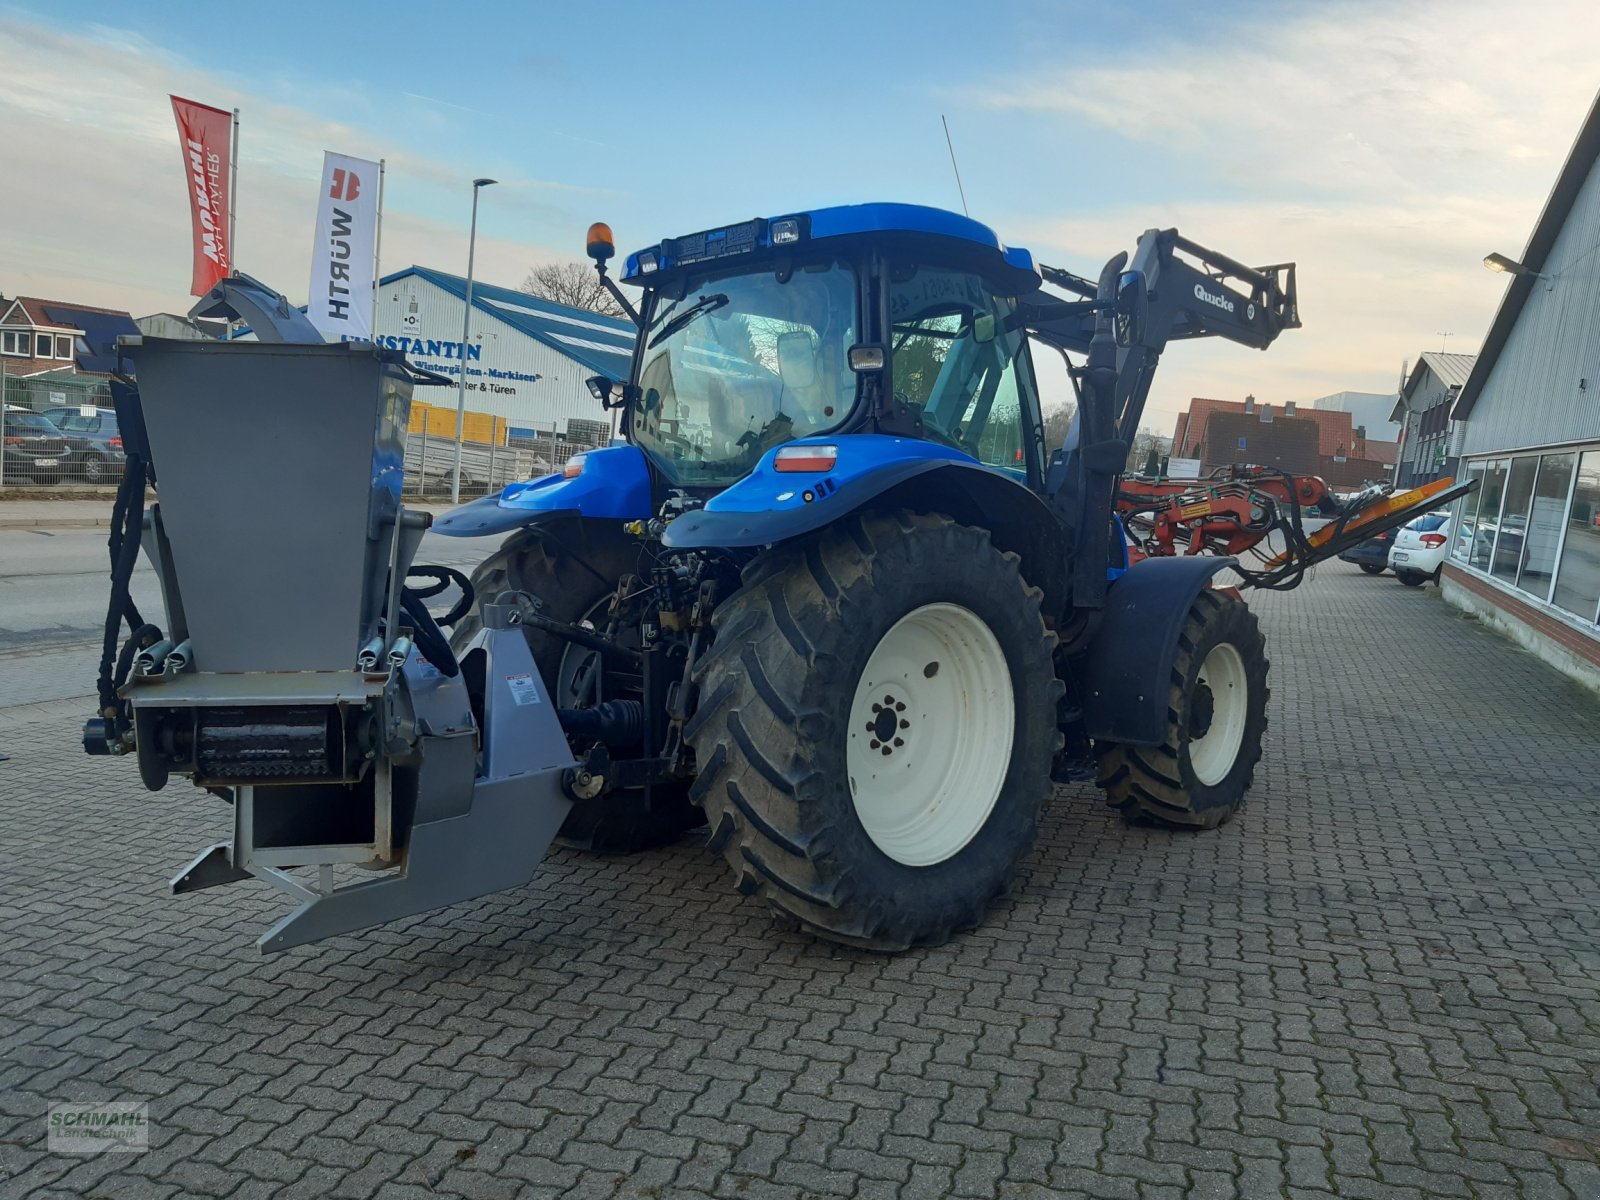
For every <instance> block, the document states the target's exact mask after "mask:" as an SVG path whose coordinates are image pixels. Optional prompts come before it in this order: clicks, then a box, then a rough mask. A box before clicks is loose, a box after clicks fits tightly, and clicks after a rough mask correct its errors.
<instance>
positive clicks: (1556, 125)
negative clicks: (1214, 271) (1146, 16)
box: [971, 0, 1600, 429]
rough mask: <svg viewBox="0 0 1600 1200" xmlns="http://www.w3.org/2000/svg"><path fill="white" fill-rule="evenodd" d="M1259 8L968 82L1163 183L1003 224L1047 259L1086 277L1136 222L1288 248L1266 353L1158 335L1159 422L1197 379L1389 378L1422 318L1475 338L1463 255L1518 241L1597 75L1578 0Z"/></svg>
mask: <svg viewBox="0 0 1600 1200" xmlns="http://www.w3.org/2000/svg"><path fill="white" fill-rule="evenodd" d="M1266 11H1267V12H1269V13H1270V19H1269V20H1261V19H1260V17H1259V14H1257V15H1253V16H1252V15H1248V14H1244V15H1241V17H1240V19H1239V20H1238V22H1237V23H1235V24H1228V25H1225V26H1219V25H1215V24H1214V25H1211V26H1209V27H1208V28H1207V29H1206V31H1205V34H1204V39H1205V40H1204V42H1203V43H1201V42H1195V41H1187V42H1185V41H1181V40H1179V38H1178V36H1177V35H1166V36H1163V35H1162V34H1159V33H1157V34H1155V35H1153V37H1152V38H1151V39H1149V40H1148V41H1145V42H1142V43H1141V44H1140V45H1138V46H1137V47H1134V48H1132V49H1130V50H1129V52H1128V53H1126V54H1123V55H1117V54H1115V53H1113V54H1112V55H1111V56H1110V57H1109V58H1107V57H1106V56H1104V55H1102V56H1101V57H1100V58H1099V59H1098V60H1097V61H1096V62H1095V64H1094V65H1092V66H1089V67H1087V68H1085V69H1081V70H1077V71H1074V72H1073V74H1072V75H1071V77H1070V79H1068V80H1066V81H1064V82H1056V81H1044V82H1029V83H1023V84H1017V83H1015V82H1012V81H1009V80H1007V81H1004V82H997V83H995V84H993V85H992V86H987V87H980V88H978V89H976V90H975V92H973V93H972V96H971V98H972V99H974V100H975V101H976V102H977V103H978V104H979V105H981V106H983V107H986V108H989V109H991V110H1001V111H1016V112H1022V113H1028V114H1032V115H1034V116H1035V117H1037V118H1039V119H1040V122H1041V123H1042V124H1043V125H1044V126H1045V127H1046V128H1047V129H1054V130H1056V131H1058V132H1059V135H1060V136H1061V137H1062V139H1063V141H1064V142H1065V141H1066V140H1068V139H1070V138H1071V137H1072V136H1073V134H1074V133H1076V132H1078V131H1081V128H1082V124H1083V123H1084V122H1088V123H1090V124H1092V125H1094V126H1098V127H1100V128H1101V129H1103V130H1105V131H1109V132H1110V133H1112V134H1114V135H1116V137H1117V138H1119V139H1121V140H1122V141H1123V142H1124V144H1125V145H1126V147H1127V163H1133V164H1135V165H1134V166H1133V167H1131V168H1130V170H1129V173H1130V174H1131V175H1133V176H1135V177H1139V176H1148V177H1157V178H1161V179H1164V180H1167V181H1172V180H1176V181H1177V182H1176V184H1175V185H1174V186H1171V187H1170V188H1168V189H1166V190H1165V192H1164V193H1160V194H1158V193H1156V192H1152V194H1151V195H1150V196H1149V198H1148V200H1140V201H1137V202H1133V201H1127V200H1125V199H1123V200H1120V201H1119V202H1117V203H1113V204H1104V205H1101V206H1099V207H1096V208H1093V209H1090V210H1088V211H1083V212H1080V213H1078V214H1076V215H1074V216H1070V217H1064V218H1060V219H1054V218H1039V217H1034V218H1033V219H1031V220H1029V219H1026V218H1024V220H1023V222H1022V225H1023V228H1022V229H1020V230H1019V229H1016V228H1015V227H1014V226H1011V225H1008V226H1007V233H1008V235H1010V236H1014V237H1015V238H1016V240H1017V241H1018V242H1020V243H1022V244H1024V245H1030V246H1031V247H1032V248H1034V249H1035V252H1036V253H1038V254H1039V255H1040V257H1041V258H1043V260H1044V261H1046V262H1059V264H1060V265H1062V266H1065V267H1068V268H1070V269H1075V270H1079V271H1081V272H1084V273H1088V274H1091V275H1092V274H1094V273H1095V272H1097V271H1098V268H1099V266H1100V264H1101V263H1102V262H1103V261H1104V260H1105V258H1106V257H1109V255H1110V254H1111V253H1112V252H1113V251H1115V250H1116V249H1118V248H1123V247H1131V243H1132V240H1133V238H1134V237H1135V236H1136V235H1137V233H1138V231H1139V230H1141V229H1145V228H1148V227H1150V226H1153V225H1161V226H1168V225H1176V226H1177V227H1178V228H1180V229H1181V230H1183V232H1184V233H1185V234H1187V235H1188V236H1190V237H1192V238H1194V239H1195V240H1197V241H1199V242H1201V243H1202V244H1204V245H1208V246H1213V247H1215V248H1216V249H1218V250H1220V251H1222V252H1223V253H1225V254H1228V255H1230V256H1232V257H1234V258H1239V259H1243V260H1244V261H1247V262H1249V261H1256V262H1281V261H1285V260H1291V259H1292V260H1295V261H1296V262H1298V264H1299V285H1300V295H1301V311H1302V316H1303V319H1304V321H1305V328H1303V329H1301V330H1297V331H1291V332H1287V333H1285V334H1284V335H1283V336H1282V337H1281V338H1280V339H1279V340H1278V342H1277V343H1276V344H1274V345H1273V347H1272V348H1271V349H1270V350H1269V351H1268V352H1267V353H1266V354H1265V355H1257V354H1254V353H1252V352H1250V351H1248V350H1244V349H1242V348H1239V347H1236V346H1233V345H1231V344H1227V343H1221V342H1213V341H1207V342H1202V343H1182V344H1177V345H1174V346H1173V347H1172V348H1171V349H1170V350H1169V351H1168V353H1167V354H1166V356H1165V358H1164V362H1163V366H1162V369H1161V371H1160V372H1159V373H1158V374H1157V376H1156V382H1155V387H1154V389H1153V391H1152V395H1151V403H1150V410H1151V414H1152V415H1151V418H1150V423H1151V424H1152V425H1155V426H1157V427H1161V428H1166V429H1170V427H1171V423H1172V414H1174V413H1176V412H1177V411H1179V410H1180V409H1181V408H1182V407H1183V406H1184V405H1185V404H1186V402H1187V400H1188V398H1189V397H1190V396H1194V395H1212V396H1223V397H1227V398H1238V397H1242V396H1243V395H1244V394H1245V393H1246V392H1247V391H1253V392H1255V393H1256V395H1257V396H1258V397H1260V398H1262V399H1265V400H1272V401H1282V400H1298V401H1302V402H1303V401H1306V400H1309V399H1312V398H1314V397H1316V396H1319V395H1324V394H1326V393H1329V392H1334V391H1339V390H1343V389H1346V388H1349V389H1354V390H1364V391H1384V390H1389V389H1392V388H1393V387H1394V385H1395V380H1396V377H1397V376H1398V374H1399V370H1400V365H1401V362H1402V360H1403V359H1405V358H1408V357H1409V358H1415V356H1416V355H1417V353H1419V352H1420V351H1422V350H1425V349H1437V348H1438V347H1439V345H1440V341H1441V339H1440V337H1439V333H1440V332H1442V331H1449V332H1451V333H1453V334H1454V336H1453V337H1451V338H1450V340H1449V343H1448V344H1449V348H1450V349H1451V350H1464V351H1471V350H1476V349H1477V345H1478V343H1479V341H1480V340H1481V338H1482V335H1483V331H1484V330H1485V329H1486V328H1487V326H1488V323H1489V320H1490V319H1491V317H1492V315H1493V312H1494V308H1495V306H1496V305H1497V304H1498V302H1499V300H1500V296H1501V294H1502V292H1503V288H1504V280H1502V279H1500V278H1499V277H1498V276H1491V275H1489V274H1488V273H1486V272H1485V271H1484V270H1483V268H1482V267H1481V265H1480V262H1481V259H1482V258H1483V256H1484V254H1485V253H1487V252H1488V251H1490V250H1494V249H1502V250H1505V251H1507V252H1511V253H1515V252H1517V251H1519V250H1520V249H1521V247H1522V246H1523V244H1524V242H1525V241H1526V239H1527V236H1528V234H1529V233H1530V232H1531V230H1532V227H1533V222H1534V220H1535V218H1536V217H1537V214H1538V211H1539V209H1540V207H1541V206H1542V204H1543V201H1544V197H1545V196H1546V194H1547V193H1548V191H1549V189H1550V187H1551V185H1552V184H1553V183H1554V181H1555V176H1556V173H1557V171H1558V170H1559V168H1560V165H1561V163H1562V161H1563V160H1564V158H1565V155H1566V153H1567V151H1568V148H1569V147H1570V145H1571V142H1572V138H1573V135H1574V133H1575V132H1576V130H1577V127H1578V124H1579V122H1580V121H1581V119H1582V116H1583V114H1584V112H1585V111H1586V110H1587V108H1588V106H1589V104H1590V102H1591V101H1592V99H1593V96H1594V88H1595V84H1596V82H1597V80H1596V77H1595V76H1594V75H1593V73H1592V72H1589V71H1586V70H1583V69H1581V66H1579V68H1578V69H1575V64H1581V63H1582V62H1583V61H1584V60H1583V59H1582V50H1581V47H1584V46H1587V45H1590V44H1592V43H1593V42H1594V41H1595V40H1596V37H1597V36H1600V8H1597V7H1596V6H1595V5H1594V4H1593V3H1592V0H1581V2H1579V0H1550V2H1548V3H1544V4H1540V5H1532V6H1525V7H1523V8H1521V9H1518V10H1517V13H1516V15H1515V17H1514V18H1510V19H1508V15H1507V10H1506V9H1505V7H1504V6H1503V5H1500V4H1491V3H1485V2H1482V0H1478V2H1474V3H1463V2H1459V0H1449V2H1444V0H1427V2H1424V3H1411V4H1406V5H1392V4H1386V5H1374V4H1368V3H1339V4H1324V5H1318V6H1315V7H1312V6H1302V7H1282V6H1280V7H1277V8H1270V9H1268V10H1266ZM1185 36H1188V37H1191V38H1192V37H1193V36H1194V35H1193V34H1187V35H1185ZM1575 56H1576V58H1575ZM1046 136H1047V137H1048V136H1050V135H1049V134H1047V135H1046ZM1125 165H1127V164H1126V163H1119V164H1118V166H1125ZM1086 169H1087V170H1090V171H1092V170H1094V169H1095V164H1092V163H1091V164H1086ZM1195 196H1203V197H1205V199H1204V200H1202V201H1196V200H1195V199H1193V197H1195ZM1029 238H1031V239H1032V242H1031V243H1030V242H1029V240H1028V239H1029Z"/></svg>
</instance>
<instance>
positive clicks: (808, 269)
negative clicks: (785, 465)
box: [590, 204, 1042, 491]
mask: <svg viewBox="0 0 1600 1200" xmlns="http://www.w3.org/2000/svg"><path fill="white" fill-rule="evenodd" d="M606 233H607V234H608V233H609V231H606ZM610 250H611V247H610V239H609V236H604V237H601V238H600V239H599V240H598V241H597V239H596V237H595V236H591V238H590V253H591V255H594V256H595V258H596V261H597V263H599V264H600V265H601V268H602V270H603V269H604V262H605V259H606V258H608V257H609V256H610ZM621 281H622V282H623V283H625V284H629V285H632V286H635V287H638V288H640V289H641V290H642V292H643V296H642V299H641V301H640V302H639V304H638V307H637V310H636V311H637V318H638V323H639V327H640V337H639V340H638V345H637V347H636V349H635V354H634V360H633V367H632V378H631V379H630V380H629V381H627V382H626V383H620V384H613V383H612V382H611V381H609V380H607V381H597V382H601V383H602V385H603V386H602V388H601V389H597V390H602V392H603V394H605V395H606V398H607V399H608V401H609V402H610V403H612V404H613V405H620V406H621V408H622V419H623V431H624V434H625V436H626V437H627V439H628V441H630V442H631V443H633V444H634V445H635V446H637V447H638V448H639V449H640V450H641V451H642V452H643V453H644V454H645V456H646V458H647V460H648V461H649V463H650V465H651V467H652V468H653V471H654V472H655V473H656V474H657V475H658V476H659V477H660V479H661V481H662V482H664V483H665V484H666V485H667V486H668V487H670V488H679V489H684V490H689V491H694V490H702V489H703V490H707V491H716V490H720V489H723V488H726V487H728V486H730V485H732V484H734V483H736V482H738V481H739V480H741V479H743V478H744V477H746V476H747V475H749V474H750V472H751V471H752V470H753V469H754V468H755V467H756V465H757V463H758V462H759V461H760V460H761V458H762V456H763V455H764V454H766V452H767V451H768V450H771V449H772V448H773V447H776V446H779V445H782V444H784V443H786V442H789V441H792V440H794V439H797V438H809V437H814V436H831V435H834V434H855V433H884V434H893V435H898V436H901V437H907V438H915V439H926V440H929V441H933V442H937V443H939V444H941V445H943V446H945V447H948V448H950V449H953V450H956V451H959V452H960V453H961V454H963V455H966V456H970V457H971V458H973V459H975V460H977V461H978V462H980V463H983V464H985V465H987V466H990V467H994V468H998V469H1000V470H1003V471H1006V472H1009V473H1013V474H1014V475H1015V477H1016V478H1017V480H1018V481H1019V482H1023V483H1033V482H1036V481H1037V480H1038V479H1039V478H1040V473H1041V470H1042V463H1041V462H1040V461H1039V439H1038V437H1036V436H1031V434H1032V431H1035V430H1037V428H1038V426H1039V421H1040V417H1039V401H1038V392H1037V388H1036V386H1035V382H1034V375H1033V367H1032V363H1031V361H1030V359H1029V355H1028V345H1027V335H1026V332H1025V331H1024V329H1023V327H1022V318H1021V315H1020V313H1021V304H1022V301H1023V298H1024V297H1026V296H1028V295H1029V294H1031V293H1032V292H1034V291H1036V290H1037V289H1038V288H1039V285H1040V275H1039V272H1038V270H1037V269H1036V268H1035V266H1034V263H1033V259H1032V256H1031V255H1029V253H1028V252H1027V251H1026V250H1020V249H1013V248H1007V247H1006V246H1004V245H1002V244H1001V242H1000V240H999V238H998V237H996V236H995V234H994V232H993V231H992V230H990V229H989V228H988V227H986V226H984V225H981V224H979V223H978V222H976V221H972V220H970V219H968V218H966V217H962V216H958V215H956V214H954V213H948V212H943V211H941V210H938V209H932V208H924V207H921V206H917V205H906V204H863V205H851V206H845V207H838V208H826V209H818V210H815V211H812V212H807V213H797V214H793V215H789V216H783V217H776V218H772V219H770V220H763V219H756V220H752V221H747V222H743V223H741V224H738V225H732V226H726V227H723V228H720V229H712V230H707V231H704V232H701V233H695V234H691V235H689V236H686V237H680V238H669V239H667V240H665V241H662V242H661V243H659V244H657V245H655V246H651V247H649V248H648V249H645V250H641V251H639V252H638V253H636V254H632V255H629V257H628V259H627V263H626V267H625V269H624V272H623V274H622V276H621Z"/></svg>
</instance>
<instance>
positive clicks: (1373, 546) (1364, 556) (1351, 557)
mask: <svg viewBox="0 0 1600 1200" xmlns="http://www.w3.org/2000/svg"><path fill="white" fill-rule="evenodd" d="M1392 545H1394V531H1393V530H1392V529H1386V530H1384V531H1383V532H1382V533H1378V534H1374V535H1373V536H1372V537H1369V538H1368V539H1367V540H1366V541H1364V542H1357V543H1356V544H1355V545H1354V546H1351V547H1350V549H1348V550H1341V551H1340V552H1339V560H1340V561H1341V562H1347V563H1355V564H1356V566H1358V567H1360V568H1361V569H1362V570H1363V571H1365V572H1366V573H1367V574H1368V575H1381V574H1382V573H1383V569H1384V568H1385V567H1387V566H1388V565H1389V547H1390V546H1392Z"/></svg>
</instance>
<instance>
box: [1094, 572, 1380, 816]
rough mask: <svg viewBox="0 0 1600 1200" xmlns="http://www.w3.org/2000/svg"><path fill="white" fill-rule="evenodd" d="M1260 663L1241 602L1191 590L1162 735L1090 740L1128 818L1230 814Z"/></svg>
mask: <svg viewBox="0 0 1600 1200" xmlns="http://www.w3.org/2000/svg"><path fill="white" fill-rule="evenodd" d="M1365 569H1366V568H1363V570H1365ZM1267 667H1268V662H1267V654H1266V639H1265V638H1264V637H1263V636H1262V635H1261V627H1260V625H1259V624H1258V623H1257V621H1256V617H1255V614H1254V613H1252V612H1251V611H1250V609H1249V607H1248V606H1246V604H1245V603H1244V601H1242V600H1238V599H1235V598H1234V597H1232V596H1225V595H1220V594H1219V593H1217V592H1214V591H1210V590H1207V591H1203V592H1201V593H1200V594H1199V595H1198V596H1196V597H1195V601H1194V604H1193V606H1192V607H1191V608H1190V609H1189V616H1188V619H1187V620H1186V621H1185V622H1184V626H1183V630H1182V632H1181V633H1180V634H1179V635H1178V649H1177V654H1176V655H1175V657H1174V659H1173V663H1172V671H1171V676H1170V682H1169V685H1168V688H1169V690H1168V698H1167V726H1166V738H1165V740H1164V741H1163V742H1162V744H1161V745H1159V746H1128V745H1122V744H1120V743H1110V742H1102V743H1097V744H1096V746H1095V755H1096V757H1097V758H1098V759H1099V776H1098V778H1097V779H1096V781H1095V782H1096V786H1098V787H1099V788H1101V789H1102V790H1103V791H1104V792H1105V794H1106V802H1107V803H1108V804H1110V805H1111V807H1113V808H1115V809H1117V810H1118V811H1119V812H1121V813H1122V814H1123V816H1124V817H1126V818H1128V819H1129V820H1134V821H1145V822H1151V823H1155V824H1158V825H1165V826H1167V827H1169V828H1173V829H1215V828H1217V826H1219V825H1222V824H1224V823H1225V822H1227V821H1228V820H1230V819H1231V818H1232V817H1233V816H1234V814H1235V813H1237V812H1238V811H1239V810H1240V808H1242V807H1243V806H1244V799H1245V792H1246V791H1247V790H1248V789H1249V787H1250V783H1251V780H1252V779H1253V778H1254V776H1255V767H1256V763H1257V762H1259V761H1260V759H1261V738H1262V735H1263V734H1264V733H1265V732H1266V728H1267V697H1268V695H1269V694H1270V692H1269V689H1268V687H1267Z"/></svg>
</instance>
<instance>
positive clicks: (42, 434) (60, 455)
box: [0, 404, 71, 483]
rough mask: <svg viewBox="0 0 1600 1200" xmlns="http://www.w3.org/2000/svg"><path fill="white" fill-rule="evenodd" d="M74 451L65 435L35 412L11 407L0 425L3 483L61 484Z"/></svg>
mask: <svg viewBox="0 0 1600 1200" xmlns="http://www.w3.org/2000/svg"><path fill="white" fill-rule="evenodd" d="M70 452H71V447H70V446H69V444H68V442H67V438H66V435H65V434H63V433H62V432H61V430H59V429H57V428H56V427H55V426H54V425H53V424H51V423H50V420H49V419H48V418H46V417H43V416H40V415H39V414H38V413H36V412H34V411H33V410H32V409H29V408H23V407H21V406H20V405H16V404H8V405H6V408H5V420H4V422H3V424H0V479H4V480H5V481H7V482H11V481H14V480H16V479H17V478H19V477H26V478H28V479H31V480H33V482H35V483H60V482H61V477H62V473H63V472H64V471H65V470H66V463H67V456H68V455H69V453H70Z"/></svg>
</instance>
